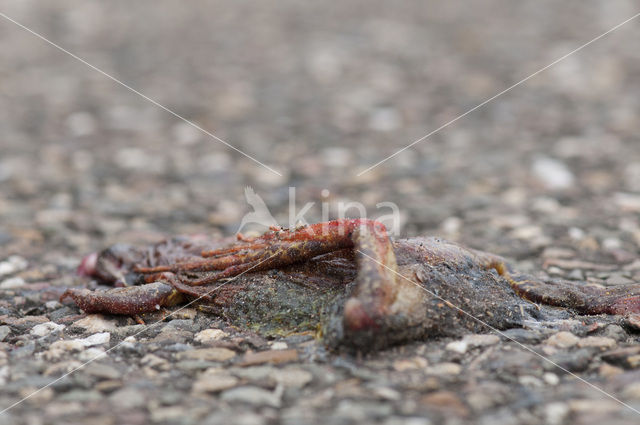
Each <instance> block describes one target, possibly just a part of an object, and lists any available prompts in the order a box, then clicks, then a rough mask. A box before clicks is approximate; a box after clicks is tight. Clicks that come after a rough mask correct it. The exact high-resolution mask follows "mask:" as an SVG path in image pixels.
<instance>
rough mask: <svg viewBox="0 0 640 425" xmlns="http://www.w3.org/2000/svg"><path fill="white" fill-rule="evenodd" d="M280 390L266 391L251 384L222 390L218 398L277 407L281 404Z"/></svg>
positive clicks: (230, 401)
mask: <svg viewBox="0 0 640 425" xmlns="http://www.w3.org/2000/svg"><path fill="white" fill-rule="evenodd" d="M281 398H282V390H281V389H276V390H275V391H273V392H271V391H267V390H265V389H262V388H259V387H253V386H243V387H237V388H232V389H230V390H227V391H225V392H223V393H222V394H221V395H220V399H221V400H223V401H226V402H229V403H234V402H236V403H237V402H240V403H247V404H251V405H254V406H269V407H274V408H278V407H280V405H281V404H282V399H281Z"/></svg>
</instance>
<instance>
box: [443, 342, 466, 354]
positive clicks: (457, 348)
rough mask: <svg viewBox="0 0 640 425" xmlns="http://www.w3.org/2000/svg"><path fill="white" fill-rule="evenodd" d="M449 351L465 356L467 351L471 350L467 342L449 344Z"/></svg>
mask: <svg viewBox="0 0 640 425" xmlns="http://www.w3.org/2000/svg"><path fill="white" fill-rule="evenodd" d="M446 348H447V350H449V351H453V352H455V353H460V354H464V353H466V352H467V349H468V348H469V344H468V343H467V342H465V341H462V340H461V341H452V342H450V343H448V344H447V346H446Z"/></svg>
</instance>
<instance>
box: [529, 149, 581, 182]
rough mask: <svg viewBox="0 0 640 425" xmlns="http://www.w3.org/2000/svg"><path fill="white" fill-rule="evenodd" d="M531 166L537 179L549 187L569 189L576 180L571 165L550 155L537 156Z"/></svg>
mask: <svg viewBox="0 0 640 425" xmlns="http://www.w3.org/2000/svg"><path fill="white" fill-rule="evenodd" d="M531 168H532V172H533V175H534V176H535V177H536V179H537V180H538V181H540V183H542V184H543V185H544V186H545V187H546V188H547V189H552V190H562V189H568V188H570V187H572V186H573V184H574V182H575V177H574V175H573V173H572V172H571V170H569V167H567V166H566V164H564V163H563V162H562V161H559V160H557V159H553V158H548V157H540V158H536V159H535V160H534V161H533V164H532V167H531Z"/></svg>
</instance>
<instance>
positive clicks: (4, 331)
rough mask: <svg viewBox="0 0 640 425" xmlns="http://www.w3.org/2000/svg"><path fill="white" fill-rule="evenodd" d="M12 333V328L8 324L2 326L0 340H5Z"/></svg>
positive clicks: (0, 327)
mask: <svg viewBox="0 0 640 425" xmlns="http://www.w3.org/2000/svg"><path fill="white" fill-rule="evenodd" d="M10 333H11V328H10V327H9V326H7V325H2V326H0V342H2V341H4V339H5V338H6V337H7V335H9V334H10Z"/></svg>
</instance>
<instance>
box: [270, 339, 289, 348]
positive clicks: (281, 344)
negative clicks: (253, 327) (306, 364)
mask: <svg viewBox="0 0 640 425" xmlns="http://www.w3.org/2000/svg"><path fill="white" fill-rule="evenodd" d="M287 348H289V346H288V345H287V343H286V342H284V341H275V342H272V343H271V349H272V350H286V349H287Z"/></svg>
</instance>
